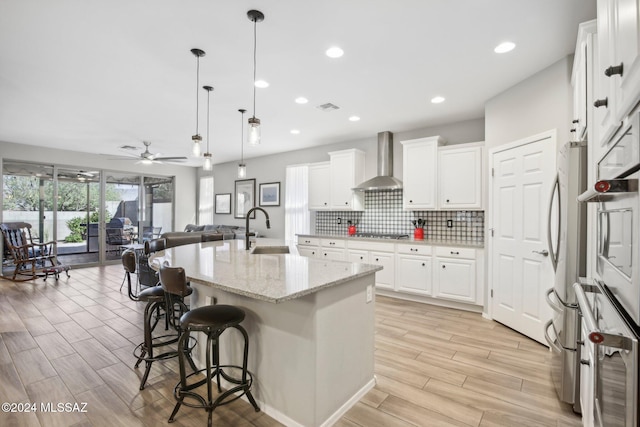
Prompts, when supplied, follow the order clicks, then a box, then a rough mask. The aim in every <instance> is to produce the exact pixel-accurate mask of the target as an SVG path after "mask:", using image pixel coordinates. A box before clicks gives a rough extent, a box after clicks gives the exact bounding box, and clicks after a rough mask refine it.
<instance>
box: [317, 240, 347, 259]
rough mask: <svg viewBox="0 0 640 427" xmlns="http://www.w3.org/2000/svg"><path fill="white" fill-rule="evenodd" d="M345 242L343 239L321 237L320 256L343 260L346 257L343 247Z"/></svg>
mask: <svg viewBox="0 0 640 427" xmlns="http://www.w3.org/2000/svg"><path fill="white" fill-rule="evenodd" d="M345 247H346V242H345V241H344V240H343V239H325V238H323V239H321V240H320V258H322V259H329V260H332V261H345V260H346V259H347V256H346V253H345V249H344V248H345Z"/></svg>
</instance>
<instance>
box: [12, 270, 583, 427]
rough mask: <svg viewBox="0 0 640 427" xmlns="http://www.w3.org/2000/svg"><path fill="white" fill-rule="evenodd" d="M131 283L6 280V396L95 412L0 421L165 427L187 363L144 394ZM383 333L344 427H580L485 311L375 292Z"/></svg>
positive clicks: (188, 415)
mask: <svg viewBox="0 0 640 427" xmlns="http://www.w3.org/2000/svg"><path fill="white" fill-rule="evenodd" d="M122 276H123V272H122V267H121V266H120V265H114V266H106V267H92V268H84V269H77V270H74V271H73V272H72V277H71V278H68V279H67V278H66V277H63V278H61V280H59V281H58V282H56V283H55V284H54V283H53V282H52V281H51V280H49V281H48V282H49V283H47V282H45V281H43V280H34V281H31V282H24V283H19V284H18V283H13V282H10V281H6V280H3V279H0V313H2V314H3V316H4V318H3V317H2V316H0V399H4V400H5V401H10V400H11V399H20V400H21V401H38V403H39V402H40V401H42V402H56V403H57V402H63V403H64V402H86V403H87V410H88V412H87V413H86V414H78V413H75V414H62V416H58V415H60V414H57V415H56V414H51V413H49V414H37V415H36V414H34V413H30V414H11V413H0V426H5V425H7V426H14V425H15V426H29V427H31V426H33V427H41V426H46V427H49V426H57V425H65V426H74V427H95V426H108V427H114V426H126V427H129V426H132V427H135V426H146V427H155V426H158V425H167V418H168V417H169V414H170V413H171V411H172V409H173V407H174V405H175V398H174V396H173V392H174V387H175V385H176V383H177V382H178V374H177V371H178V365H177V361H176V360H175V359H170V360H166V361H162V362H155V363H154V364H153V367H152V369H151V373H150V375H149V380H148V382H147V386H146V388H145V390H143V391H140V390H139V385H140V378H141V376H142V373H143V372H144V364H143V365H142V366H141V367H139V368H138V369H134V367H133V365H134V363H135V358H134V356H133V354H132V352H133V349H134V347H135V346H136V345H138V344H139V343H140V341H141V340H142V317H143V312H144V306H145V304H144V303H140V302H134V301H131V300H129V298H128V296H127V294H126V292H121V291H120V290H119V287H120V283H121V281H122ZM375 330H376V338H375V372H376V378H377V383H376V386H375V387H374V388H373V389H372V390H370V391H369V392H368V393H367V394H366V395H365V396H364V397H363V398H362V399H361V400H360V402H358V403H357V404H356V406H355V407H353V408H352V409H351V410H349V411H348V412H347V413H346V414H345V416H344V417H342V418H341V419H340V420H338V421H337V423H336V424H335V425H336V426H337V427H376V426H384V427H394V426H397V427H408V426H419V427H426V426H429V427H432V426H436V427H439V426H442V427H450V426H457V427H461V426H472V427H479V426H489V427H497V426H501V427H502V426H509V427H513V426H525V427H526V426H538V427H539V426H553V427H578V426H580V417H579V416H576V415H575V414H573V413H572V412H571V409H570V407H569V406H568V405H564V404H561V403H560V402H559V401H558V400H557V398H556V395H555V391H554V389H553V385H552V383H551V379H550V376H549V366H548V360H549V352H548V350H547V348H546V347H544V346H542V345H540V344H539V343H536V342H534V341H532V340H530V339H529V338H527V337H524V336H522V335H520V334H518V333H517V332H515V331H513V330H511V329H509V328H507V327H505V326H503V325H501V324H499V323H496V322H493V321H490V320H487V319H484V318H482V316H481V315H480V314H477V313H471V312H465V311H461V310H453V309H449V308H446V307H439V306H431V305H426V304H420V303H414V302H411V301H404V300H399V299H393V298H388V297H380V296H377V297H376V319H375ZM258 375H259V373H258ZM328 392H330V391H328ZM206 420H207V414H206V411H204V410H202V409H195V408H188V407H183V408H182V409H181V410H180V412H179V413H178V416H177V417H176V420H175V424H174V425H176V426H193V427H196V426H197V427H200V426H202V425H204V424H205V423H206ZM213 422H214V425H217V426H225V427H227V426H229V427H245V426H246V427H280V426H281V424H280V423H279V422H277V421H275V420H274V419H272V418H271V417H269V416H268V415H266V414H265V413H263V412H255V411H254V410H253V408H252V407H251V406H250V405H249V404H248V403H247V402H246V401H244V400H237V401H235V402H233V403H231V404H229V405H226V406H223V407H219V408H218V409H216V411H215V412H214V415H213Z"/></svg>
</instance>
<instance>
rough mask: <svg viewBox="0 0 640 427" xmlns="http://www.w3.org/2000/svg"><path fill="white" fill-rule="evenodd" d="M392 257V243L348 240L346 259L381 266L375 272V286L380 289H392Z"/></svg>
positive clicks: (393, 261) (393, 253)
mask: <svg viewBox="0 0 640 427" xmlns="http://www.w3.org/2000/svg"><path fill="white" fill-rule="evenodd" d="M394 258H395V247H394V244H393V243H382V242H367V241H362V240H354V241H350V242H349V247H348V249H347V261H350V262H363V263H366V264H374V265H380V266H382V270H380V271H378V272H376V288H380V289H386V290H394V282H395V280H394V279H395V278H394V272H395V259H394Z"/></svg>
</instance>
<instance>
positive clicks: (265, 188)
mask: <svg viewBox="0 0 640 427" xmlns="http://www.w3.org/2000/svg"><path fill="white" fill-rule="evenodd" d="M260 206H280V183H279V182H267V183H265V184H260Z"/></svg>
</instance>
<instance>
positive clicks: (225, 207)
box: [215, 193, 231, 214]
mask: <svg viewBox="0 0 640 427" xmlns="http://www.w3.org/2000/svg"><path fill="white" fill-rule="evenodd" d="M215 212H216V214H230V213H231V193H223V194H216V210H215Z"/></svg>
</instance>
